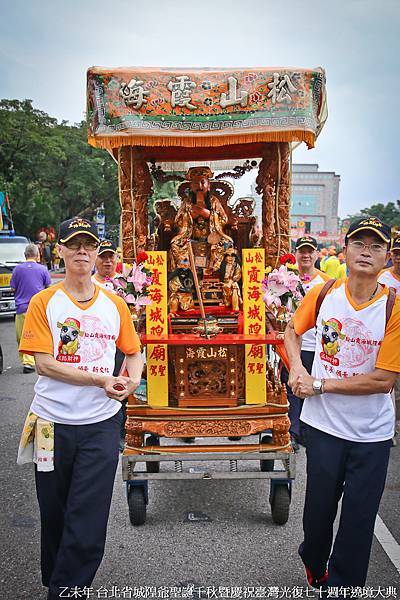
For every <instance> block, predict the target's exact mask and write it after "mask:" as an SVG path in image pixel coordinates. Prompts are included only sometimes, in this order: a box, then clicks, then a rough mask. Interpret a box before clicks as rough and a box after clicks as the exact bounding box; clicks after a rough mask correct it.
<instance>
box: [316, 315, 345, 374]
mask: <svg viewBox="0 0 400 600" xmlns="http://www.w3.org/2000/svg"><path fill="white" fill-rule="evenodd" d="M345 337H346V336H345V334H344V333H343V332H342V324H341V322H340V321H338V320H337V319H334V318H331V319H328V321H324V320H323V319H322V340H321V343H322V350H323V351H322V352H321V353H320V358H321V360H324V361H326V362H329V363H331V365H334V366H336V367H337V366H338V365H339V359H338V358H337V357H336V354H338V353H339V351H340V345H339V340H344V339H345Z"/></svg>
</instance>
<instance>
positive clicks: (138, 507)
mask: <svg viewBox="0 0 400 600" xmlns="http://www.w3.org/2000/svg"><path fill="white" fill-rule="evenodd" d="M128 506H129V519H130V521H131V523H132V525H135V526H137V525H143V524H144V523H145V521H146V499H145V496H144V489H143V488H142V487H141V486H138V485H135V486H133V487H131V488H130V490H129V492H128Z"/></svg>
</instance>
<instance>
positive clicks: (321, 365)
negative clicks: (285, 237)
mask: <svg viewBox="0 0 400 600" xmlns="http://www.w3.org/2000/svg"><path fill="white" fill-rule="evenodd" d="M57 254H58V256H59V258H60V260H62V261H63V263H64V265H65V278H64V280H63V281H60V282H59V283H56V284H55V285H51V280H50V276H49V273H48V269H47V268H46V266H44V264H43V261H44V262H46V261H47V259H46V253H45V252H43V249H42V251H40V245H39V244H36V245H35V244H29V245H28V246H27V248H26V251H25V257H26V262H25V263H24V264H21V265H19V266H18V267H16V268H15V270H14V273H13V277H12V281H11V285H12V287H13V288H14V289H15V299H16V306H17V318H16V330H17V339H18V343H19V351H20V357H21V361H22V364H23V371H24V372H28V371H31V370H33V369H34V368H36V370H37V372H38V375H39V378H38V380H37V382H36V385H35V395H34V399H33V401H32V405H31V407H30V411H29V414H28V417H27V420H26V423H25V426H24V430H23V435H22V438H21V443H20V448H19V454H18V462H19V464H23V463H24V462H27V461H33V462H34V463H35V464H34V469H35V482H36V489H37V497H38V502H39V508H40V515H41V528H42V543H41V568H42V582H43V584H44V585H45V586H47V587H48V589H49V591H48V599H49V600H54V599H55V598H59V597H60V596H59V594H60V589H61V588H69V587H70V588H72V587H73V586H80V587H82V588H83V587H84V586H90V585H91V582H92V580H93V578H94V575H95V573H96V570H97V568H98V566H99V564H100V562H101V559H102V555H103V550H104V544H105V536H106V527H107V520H108V515H109V508H110V502H111V494H112V488H113V481H114V476H115V471H116V466H117V461H118V449H119V444H120V435H121V428H123V410H121V405H122V404H123V402H124V400H125V399H126V398H127V396H128V395H129V394H130V393H132V392H133V390H134V389H135V388H136V387H137V386H138V385H139V382H140V378H141V374H142V367H143V361H142V357H141V353H140V343H139V339H138V336H137V334H136V331H135V328H134V326H133V324H132V319H131V315H130V312H129V310H128V307H127V305H126V304H125V303H124V301H123V300H122V299H121V298H119V297H118V296H117V295H116V294H115V293H114V291H113V286H112V284H111V283H110V279H111V278H112V277H113V276H114V275H115V273H116V272H117V270H118V262H119V257H118V249H117V247H116V246H115V245H114V244H113V242H111V241H109V240H103V241H100V239H99V238H98V235H97V231H96V227H95V225H94V224H93V223H91V222H90V221H88V220H86V219H81V218H74V219H69V220H68V221H65V222H63V223H61V225H60V231H59V237H58V244H57ZM295 256H296V263H297V268H298V271H299V274H300V278H301V280H302V285H303V288H304V293H305V296H304V298H303V300H302V302H301V304H300V307H299V308H298V309H297V311H296V312H295V314H294V316H293V319H292V321H291V323H289V325H288V327H287V330H286V334H285V345H286V350H287V354H288V357H289V363H290V370H289V372H288V371H286V370H285V369H283V371H282V378H283V381H284V382H285V383H286V384H287V390H288V398H289V405H290V406H289V417H290V420H291V426H290V433H291V438H292V444H293V449H294V451H298V450H299V448H300V446H301V445H304V446H305V447H306V457H307V487H306V497H305V506H304V517H303V528H304V539H303V541H302V543H301V545H300V548H299V554H300V557H301V559H302V561H303V563H304V566H305V569H306V575H307V580H308V583H309V585H310V586H311V587H313V588H317V589H319V590H321V589H324V588H325V587H326V586H331V587H339V586H360V587H362V586H364V585H365V581H366V575H367V569H368V563H369V555H370V550H371V543H372V536H373V529H374V522H375V518H376V515H377V512H378V508H379V503H380V499H381V496H382V492H383V489H384V485H385V479H386V472H387V466H388V461H389V452H390V447H391V445H392V439H393V436H394V424H395V407H394V402H393V397H392V395H391V391H392V389H393V387H394V386H395V383H396V379H397V375H398V372H400V343H399V342H400V299H399V298H398V297H397V296H396V293H397V294H400V238H396V239H395V240H394V242H393V243H391V232H390V227H388V226H387V225H385V224H384V223H382V222H381V221H380V220H379V219H376V218H368V219H359V220H358V221H355V222H354V223H353V224H352V225H351V226H350V229H349V231H348V233H347V235H346V238H345V247H344V249H343V262H341V260H342V256H341V255H340V253H339V254H337V252H336V248H334V247H331V248H329V249H326V251H325V250H322V251H320V252H319V250H318V245H317V241H316V240H315V238H313V237H312V236H303V237H301V238H299V239H298V240H297V242H296V244H295ZM389 261H390V262H389ZM40 263H42V264H40ZM391 288H392V289H391ZM393 288H394V289H393ZM95 331H96V334H97V336H95V335H94V332H95ZM99 333H100V334H101V335H102V336H103V335H104V336H106V337H107V340H108V342H107V343H106V344H103V343H100V338H99ZM344 342H346V344H345V343H344ZM99 353H100V354H99ZM94 354H96V355H99V360H98V361H96V367H95V368H94V367H93V363H92V359H91V357H92V356H93V355H94ZM124 358H125V361H126V369H127V376H120V375H118V373H119V372H120V366H121V363H122V360H123V359H124ZM100 367H101V368H100ZM44 428H45V429H46V431H47V432H49V431H50V432H51V434H50V436H49V435H47V441H46V443H45V446H44V447H43V448H44V451H43V448H42V446H41V441H43V435H42V433H43V429H44ZM340 499H342V507H341V518H340V524H339V530H338V532H337V534H336V537H335V539H334V540H333V522H334V520H335V517H336V513H337V510H338V502H339V500H340ZM93 507H96V509H95V510H94V509H93ZM332 542H334V543H333V547H332Z"/></svg>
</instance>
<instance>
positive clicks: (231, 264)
mask: <svg viewBox="0 0 400 600" xmlns="http://www.w3.org/2000/svg"><path fill="white" fill-rule="evenodd" d="M219 273H220V280H221V282H222V294H223V299H224V304H225V306H226V307H227V308H231V309H232V310H234V311H238V310H239V309H240V307H241V306H242V304H243V302H242V296H241V293H240V287H239V281H240V280H241V279H242V267H241V264H240V260H239V257H238V255H237V253H236V250H235V249H234V248H232V247H231V248H228V250H226V252H225V255H224V259H223V261H222V263H221V267H220V270H219Z"/></svg>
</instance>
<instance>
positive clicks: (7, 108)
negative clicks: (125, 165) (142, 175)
mask: <svg viewBox="0 0 400 600" xmlns="http://www.w3.org/2000/svg"><path fill="white" fill-rule="evenodd" d="M0 131H1V138H0V190H3V191H6V192H7V193H8V195H9V198H10V203H11V210H12V214H13V220H14V226H15V230H16V231H17V232H18V233H21V234H26V235H28V236H29V237H32V238H34V237H35V235H36V231H37V230H38V229H39V228H41V227H49V226H51V225H55V226H56V227H57V226H58V224H59V223H60V221H63V220H64V219H68V218H69V217H72V216H75V215H81V216H86V217H88V218H92V217H93V216H94V214H95V210H96V207H97V206H99V205H100V204H101V203H102V202H104V206H105V210H106V219H107V223H108V226H109V227H111V228H113V227H114V228H115V227H116V226H117V224H118V222H119V212H120V209H119V200H118V181H117V168H116V165H115V163H114V161H113V160H112V158H111V157H110V156H109V155H108V154H107V153H106V152H105V151H104V150H98V149H95V148H93V147H91V146H89V144H88V143H87V139H86V123H85V122H82V123H80V124H77V125H73V126H71V125H68V124H67V123H66V122H65V121H63V122H62V123H58V122H57V120H56V119H54V118H52V117H50V116H49V115H47V114H46V113H45V112H43V111H40V110H37V109H35V108H33V106H32V101H31V100H23V101H20V100H1V101H0Z"/></svg>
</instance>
